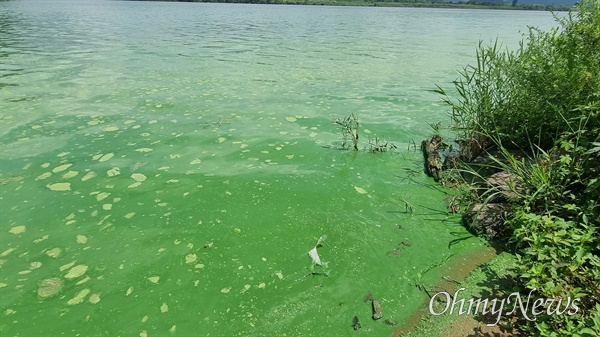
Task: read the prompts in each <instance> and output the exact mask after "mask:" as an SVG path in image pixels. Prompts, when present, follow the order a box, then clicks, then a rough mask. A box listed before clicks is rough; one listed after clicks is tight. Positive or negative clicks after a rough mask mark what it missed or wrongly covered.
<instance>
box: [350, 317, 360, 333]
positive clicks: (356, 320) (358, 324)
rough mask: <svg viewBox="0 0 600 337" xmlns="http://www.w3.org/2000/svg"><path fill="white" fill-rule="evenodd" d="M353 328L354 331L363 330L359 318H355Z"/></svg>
mask: <svg viewBox="0 0 600 337" xmlns="http://www.w3.org/2000/svg"><path fill="white" fill-rule="evenodd" d="M352 327H353V328H354V331H358V330H360V329H361V328H362V326H361V325H360V321H359V320H358V316H354V318H353V319H352Z"/></svg>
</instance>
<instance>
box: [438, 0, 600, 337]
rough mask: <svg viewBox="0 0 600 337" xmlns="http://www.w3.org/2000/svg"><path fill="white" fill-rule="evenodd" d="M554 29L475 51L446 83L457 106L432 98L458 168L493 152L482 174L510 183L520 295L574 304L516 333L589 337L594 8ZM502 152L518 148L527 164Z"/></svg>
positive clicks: (597, 193)
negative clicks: (452, 141) (440, 106)
mask: <svg viewBox="0 0 600 337" xmlns="http://www.w3.org/2000/svg"><path fill="white" fill-rule="evenodd" d="M557 20H558V22H559V24H560V27H559V28H557V29H554V30H551V31H550V32H543V31H541V30H538V29H534V28H531V29H530V31H529V35H528V36H527V43H522V44H521V46H520V48H519V49H517V50H516V51H508V50H506V51H505V50H501V48H499V47H498V45H497V44H494V45H492V46H490V47H483V46H482V45H480V46H479V49H478V52H477V64H476V65H475V66H469V67H465V68H464V69H463V70H462V71H461V72H460V76H461V77H460V78H459V79H458V80H456V81H455V82H454V87H455V89H456V92H457V93H458V98H456V99H453V98H452V97H450V95H449V94H448V93H446V91H445V90H444V89H442V88H441V87H440V86H438V88H437V90H436V91H437V92H438V93H440V94H441V95H442V100H443V101H445V102H446V103H447V104H448V105H450V107H451V108H452V114H451V118H452V119H453V121H454V123H455V126H456V130H457V131H458V133H459V137H460V140H461V142H460V144H461V146H462V149H461V150H462V151H463V156H462V157H463V159H466V160H470V159H472V158H473V157H475V156H477V155H478V154H479V153H480V152H481V151H482V150H483V149H484V148H486V147H488V146H496V147H498V148H499V150H500V151H499V152H500V153H501V157H502V158H493V161H492V164H490V165H493V166H496V167H497V168H498V169H501V170H505V171H508V172H509V173H510V174H511V176H514V177H516V182H515V184H513V186H511V188H512V189H513V192H514V197H511V198H510V206H511V214H508V215H507V221H506V224H505V225H506V226H508V227H509V229H511V230H512V233H513V234H512V236H511V238H510V242H509V243H508V244H511V245H512V246H513V247H514V251H515V252H516V254H517V257H518V259H519V267H518V268H519V270H518V272H519V273H518V274H519V275H518V277H517V279H518V281H519V282H520V284H521V286H522V287H523V288H524V289H528V290H531V289H537V295H538V296H539V298H544V299H556V300H559V299H562V300H566V299H567V298H570V299H571V300H573V299H578V301H579V303H578V307H579V310H578V311H577V313H576V314H575V315H567V314H562V315H559V314H554V315H544V316H538V317H537V320H536V321H533V322H529V323H528V324H526V325H525V326H524V327H521V329H522V330H525V331H527V332H529V333H531V334H534V335H541V336H599V335H600V304H599V303H600V230H599V227H600V0H584V1H582V2H581V3H580V4H579V5H578V12H577V13H576V14H573V13H570V14H569V15H568V16H567V17H565V18H563V19H560V18H557ZM509 148H521V149H523V148H527V149H528V151H526V152H529V153H528V155H529V156H530V158H529V159H528V160H525V159H517V158H516V157H515V156H514V155H513V154H512V153H511V151H509ZM467 170H469V169H467ZM470 173H471V174H477V172H476V171H475V170H471V171H470ZM517 186H518V188H517ZM493 193H498V192H497V191H495V190H493V189H490V190H488V191H487V192H485V193H483V196H486V195H491V194H493ZM548 305H550V304H548V303H546V304H544V306H548ZM563 305H564V304H563Z"/></svg>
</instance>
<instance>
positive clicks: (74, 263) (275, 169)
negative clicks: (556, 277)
mask: <svg viewBox="0 0 600 337" xmlns="http://www.w3.org/2000/svg"><path fill="white" fill-rule="evenodd" d="M551 24H552V18H551V16H550V14H549V13H542V12H512V11H464V10H430V9H399V8H386V9H384V8H350V7H342V8H330V7H302V6H254V5H221V4H189V3H143V2H105V1H97V2H82V1H56V2H54V1H4V2H0V76H1V77H0V116H1V120H0V123H1V124H0V125H1V129H0V133H1V137H2V138H1V150H0V165H1V177H0V179H1V180H0V183H1V185H0V188H1V192H0V198H1V199H0V203H1V204H0V205H1V213H0V287H1V288H0V294H1V298H2V300H1V302H0V310H1V311H0V333H1V334H2V335H3V336H59V335H69V336H74V335H79V336H170V335H174V336H235V335H244V336H248V335H255V336H286V335H287V336H340V335H346V334H351V333H352V334H353V333H354V331H352V326H351V323H352V318H353V317H354V316H355V315H358V317H359V318H360V320H361V322H362V326H363V331H368V332H370V335H373V336H387V335H389V334H390V333H391V332H392V330H393V327H390V326H387V325H386V324H384V323H383V322H382V321H377V322H374V321H372V320H371V319H370V314H371V308H370V305H369V304H368V303H365V302H364V301H363V299H364V297H365V295H366V294H368V293H372V294H373V295H374V297H375V298H376V299H378V300H379V302H380V303H381V304H382V305H383V307H384V310H385V312H384V318H389V319H391V320H394V321H399V322H400V324H402V322H404V321H405V320H406V319H407V318H408V317H409V316H410V315H411V313H413V312H414V311H415V310H416V309H418V308H419V306H420V305H421V303H422V301H423V300H424V299H425V294H424V293H422V292H420V291H419V290H418V289H417V288H416V287H415V283H419V282H422V283H423V284H425V285H432V284H434V283H435V282H436V281H437V280H438V279H439V277H441V275H440V273H439V272H436V271H437V269H438V268H436V266H437V265H439V264H442V263H443V262H444V261H445V259H447V258H448V257H449V256H451V255H452V254H459V253H461V252H467V251H472V250H474V249H478V247H481V246H482V245H483V243H482V242H481V241H479V240H478V239H476V238H473V237H471V236H470V235H469V234H468V232H467V231H466V230H465V229H464V228H463V227H462V226H460V225H459V224H458V222H457V221H456V219H454V218H452V217H450V218H447V215H446V212H445V205H444V202H443V199H444V194H443V193H442V192H440V191H438V190H436V189H435V188H433V186H434V185H433V184H432V181H431V179H429V178H427V177H425V175H424V174H423V173H422V172H421V167H422V163H421V156H420V154H419V153H418V151H416V152H415V151H412V150H408V148H409V147H410V146H409V144H411V142H412V141H414V142H417V143H419V142H420V140H422V139H423V138H425V137H426V136H427V135H429V134H430V131H431V130H430V128H429V126H428V125H427V123H428V122H435V121H443V122H445V123H447V119H446V116H445V111H444V107H441V106H439V105H438V104H437V98H436V96H435V94H433V93H430V92H428V91H427V90H429V89H431V88H433V86H434V85H433V84H434V83H435V82H441V83H447V82H449V81H451V80H452V79H454V78H455V69H456V68H458V67H460V66H462V65H464V64H465V63H466V62H468V61H469V60H471V57H472V55H473V51H474V46H475V45H476V43H477V41H478V40H479V39H483V40H485V41H490V40H492V39H494V38H496V37H499V38H500V39H501V40H502V41H505V42H507V43H508V44H509V45H515V44H516V41H517V38H518V36H519V33H518V32H519V31H522V30H524V29H525V28H526V25H539V26H541V27H548V26H549V25H551ZM351 113H356V114H358V115H359V117H360V119H361V122H362V127H363V128H364V130H362V133H361V139H360V140H361V144H360V147H361V149H362V148H364V147H365V146H366V145H367V140H368V138H369V137H371V138H374V137H375V136H377V137H380V138H381V137H385V139H389V141H391V142H393V143H394V144H396V145H397V147H398V150H399V151H398V153H385V154H371V153H368V151H364V150H361V151H359V152H352V151H342V150H339V147H340V144H341V135H340V132H339V130H338V128H336V127H335V126H334V125H332V124H331V121H332V119H335V118H343V117H345V116H347V115H349V114H351ZM411 172H412V173H411ZM414 172H416V173H414ZM402 199H405V200H406V201H408V202H409V203H411V204H412V206H413V207H414V212H412V213H411V212H408V211H407V209H406V207H405V205H404V203H403V202H402V201H401V200H402ZM322 235H326V236H327V239H326V241H325V245H324V246H323V247H321V248H318V253H319V255H320V258H321V259H322V260H323V261H326V262H328V264H327V266H326V267H319V266H316V267H314V268H313V267H311V264H312V262H311V258H310V257H309V256H308V251H309V250H310V249H311V248H313V247H314V245H315V244H316V242H317V239H318V238H319V237H321V236H322ZM457 239H464V240H457ZM402 242H404V244H402ZM312 272H315V273H316V274H314V275H313V274H311V273H312ZM320 273H326V274H327V276H325V275H321V274H320ZM419 275H422V277H421V278H419Z"/></svg>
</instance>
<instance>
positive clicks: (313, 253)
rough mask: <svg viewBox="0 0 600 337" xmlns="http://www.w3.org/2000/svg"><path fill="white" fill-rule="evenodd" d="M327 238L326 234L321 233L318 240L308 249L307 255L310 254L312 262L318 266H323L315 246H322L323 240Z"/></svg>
mask: <svg viewBox="0 0 600 337" xmlns="http://www.w3.org/2000/svg"><path fill="white" fill-rule="evenodd" d="M326 238H327V236H326V235H322V236H321V237H320V238H319V240H317V244H316V245H315V246H314V247H313V249H311V250H309V251H308V256H310V258H311V259H312V261H313V263H314V264H316V265H319V266H323V262H321V258H320V257H319V253H318V252H317V248H319V247H322V246H323V243H324V242H325V239H326Z"/></svg>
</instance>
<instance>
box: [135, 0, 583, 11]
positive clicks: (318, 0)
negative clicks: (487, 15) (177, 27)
mask: <svg viewBox="0 0 600 337" xmlns="http://www.w3.org/2000/svg"><path fill="white" fill-rule="evenodd" d="M127 1H160V2H201V3H237V4H263V5H267V4H268V5H306V6H359V7H408V8H447V9H453V8H456V9H498V10H533V11H568V10H570V9H572V7H568V6H552V5H530V4H522V5H516V6H511V5H496V4H484V2H485V1H482V4H469V3H450V2H414V3H413V2H392V1H362V0H341V1H335V0H127Z"/></svg>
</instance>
